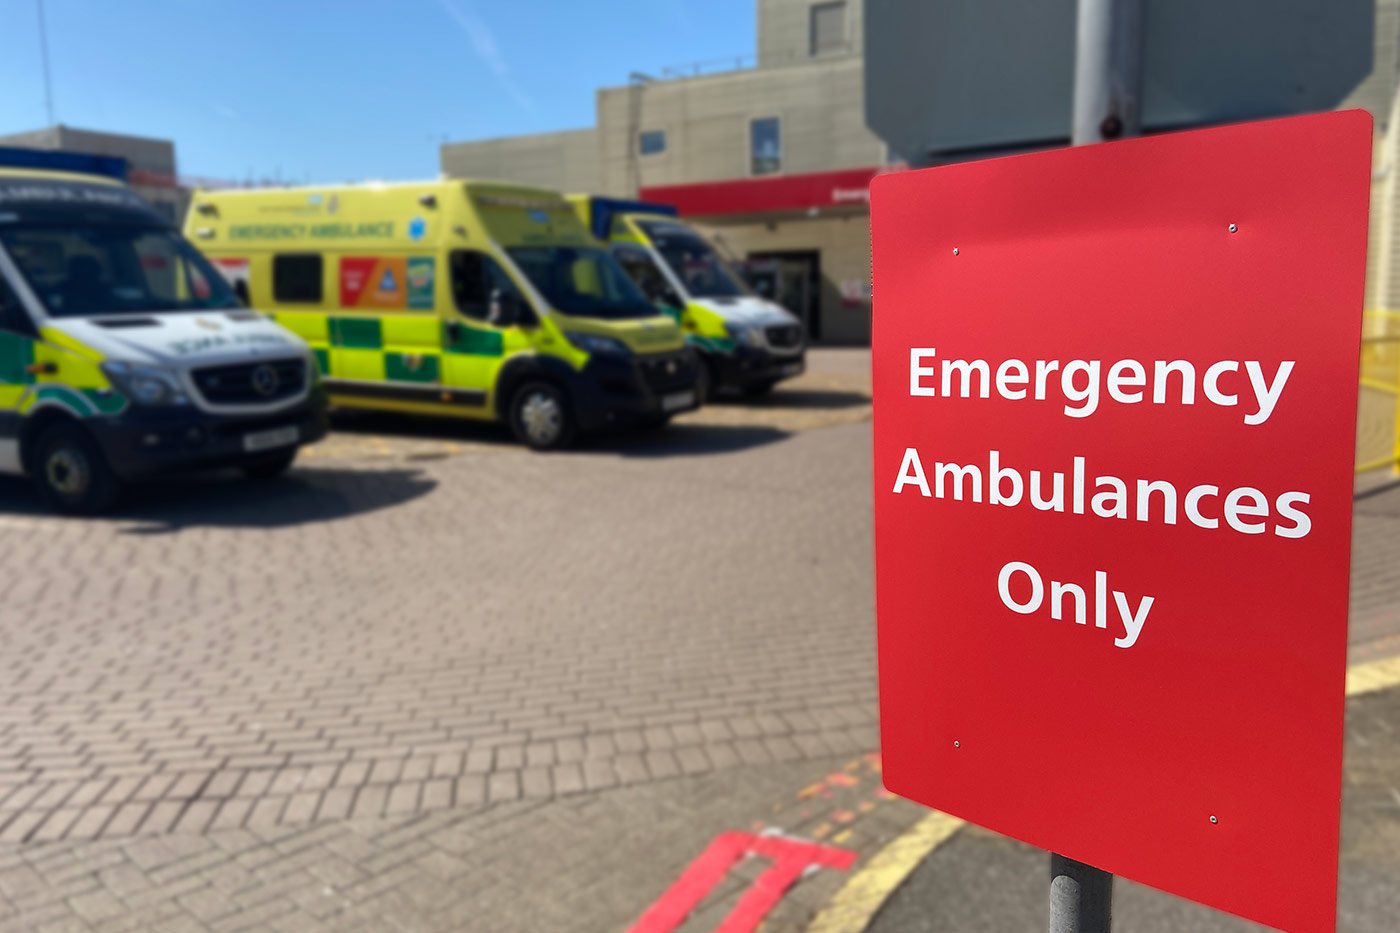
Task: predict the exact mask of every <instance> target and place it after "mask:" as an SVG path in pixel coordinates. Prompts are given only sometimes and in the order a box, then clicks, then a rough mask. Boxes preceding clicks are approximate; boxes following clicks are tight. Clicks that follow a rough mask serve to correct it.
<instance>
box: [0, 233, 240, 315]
mask: <svg viewBox="0 0 1400 933" xmlns="http://www.w3.org/2000/svg"><path fill="white" fill-rule="evenodd" d="M0 246H3V247H4V250H5V252H6V253H8V254H9V256H10V258H11V259H12V260H14V263H15V265H16V266H18V267H19V271H20V273H21V274H22V275H23V276H24V279H25V281H26V282H27V283H28V284H29V287H30V289H31V290H32V291H33V292H34V294H35V295H36V296H38V298H39V300H40V301H41V302H42V303H43V305H44V307H45V309H46V310H47V311H48V313H49V314H50V315H51V316H53V317H82V316H88V315H96V314H130V313H139V314H151V313H156V312H161V311H195V310H203V309H214V308H237V307H240V304H239V301H238V298H237V296H235V295H234V293H233V290H232V289H231V288H230V287H229V285H228V283H227V282H225V281H224V278H223V276H221V275H219V274H218V272H216V271H215V270H214V268H213V267H212V266H211V265H210V264H209V262H208V261H207V260H206V259H205V258H204V257H203V256H201V255H200V254H199V252H198V251H197V250H195V248H194V247H192V246H191V245H190V244H189V243H188V242H186V241H185V239H184V238H183V237H182V236H180V234H179V233H177V232H175V231H174V230H170V229H168V228H162V227H149V226H121V225H115V224H101V225H95V226H90V227H74V226H67V225H59V224H52V225H50V224H32V225H10V224H2V225H0Z"/></svg>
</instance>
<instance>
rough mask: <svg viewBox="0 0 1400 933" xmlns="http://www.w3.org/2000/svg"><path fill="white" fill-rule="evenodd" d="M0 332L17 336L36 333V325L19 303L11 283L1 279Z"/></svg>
mask: <svg viewBox="0 0 1400 933" xmlns="http://www.w3.org/2000/svg"><path fill="white" fill-rule="evenodd" d="M0 330H5V331H9V332H11V333H16V334H29V333H33V331H34V323H33V322H32V321H30V320H29V315H28V313H26V312H25V310H24V308H23V307H22V306H21V305H20V303H19V296H18V295H16V294H15V292H14V289H12V288H11V287H10V283H9V282H7V281H5V279H4V278H3V277H0Z"/></svg>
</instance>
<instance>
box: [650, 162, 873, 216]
mask: <svg viewBox="0 0 1400 933" xmlns="http://www.w3.org/2000/svg"><path fill="white" fill-rule="evenodd" d="M881 171H883V169H881V168H854V169H842V170H841V171H837V172H812V173H809V174H804V175H774V176H773V177H771V178H736V179H731V180H729V181H710V182H702V183H699V184H693V185H661V186H654V187H651V188H643V189H641V191H640V192H639V193H638V196H639V197H640V198H641V199H642V200H643V201H652V202H655V203H658V204H671V205H674V206H675V208H676V210H677V211H678V212H679V213H680V214H682V215H683V216H687V217H690V216H696V215H700V216H704V215H715V214H761V213H768V212H772V211H804V210H807V209H808V208H813V207H818V208H820V207H844V206H849V205H858V206H860V207H864V206H865V205H866V204H867V203H868V202H869V201H870V179H872V178H874V177H875V176H876V175H878V174H880V172H881Z"/></svg>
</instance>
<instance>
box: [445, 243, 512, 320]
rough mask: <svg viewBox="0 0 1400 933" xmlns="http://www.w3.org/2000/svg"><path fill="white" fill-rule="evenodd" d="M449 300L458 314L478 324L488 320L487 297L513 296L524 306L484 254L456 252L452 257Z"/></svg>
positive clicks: (508, 281)
mask: <svg viewBox="0 0 1400 933" xmlns="http://www.w3.org/2000/svg"><path fill="white" fill-rule="evenodd" d="M449 261H450V263H451V265H452V298H453V301H454V302H455V303H456V305H457V310H458V311H461V312H462V313H463V314H465V315H466V316H467V317H469V318H475V319H476V320H478V321H489V320H490V319H491V296H492V294H493V293H495V292H499V293H501V294H509V295H514V296H515V297H516V298H518V299H519V300H520V303H521V304H522V305H525V304H528V302H526V301H525V296H524V295H522V294H520V289H518V288H516V287H515V283H514V282H512V281H511V278H510V276H508V275H506V270H504V269H502V268H501V266H500V263H498V262H496V260H494V259H492V258H491V257H490V256H488V255H486V254H485V253H477V252H473V251H471V250H457V251H456V252H454V253H453V254H452V258H451V260H449Z"/></svg>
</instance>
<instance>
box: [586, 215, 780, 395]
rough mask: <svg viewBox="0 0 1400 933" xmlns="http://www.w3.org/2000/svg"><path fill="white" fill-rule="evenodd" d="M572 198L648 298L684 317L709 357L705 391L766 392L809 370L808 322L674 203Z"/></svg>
mask: <svg viewBox="0 0 1400 933" xmlns="http://www.w3.org/2000/svg"><path fill="white" fill-rule="evenodd" d="M569 201H570V202H571V203H572V204H573V205H574V207H575V209H576V210H577V211H578V212H579V216H580V217H581V218H582V219H583V221H584V223H586V224H588V226H589V228H590V229H591V230H592V231H593V235H594V236H596V237H598V239H600V240H604V241H606V242H608V243H610V244H612V250H613V255H615V256H616V257H617V259H618V262H620V263H621V264H622V267H623V268H624V269H626V270H627V274H628V275H630V276H631V277H632V280H633V281H634V282H636V283H637V285H638V287H639V288H641V289H642V291H643V292H644V293H645V294H646V296H647V298H648V299H650V300H651V301H652V302H653V303H655V304H656V305H657V306H658V307H661V308H663V309H665V310H667V312H668V313H670V314H671V315H672V316H673V317H675V318H676V319H677V320H678V321H679V322H680V325H681V328H682V330H684V331H685V335H686V340H687V342H688V343H689V344H690V345H691V346H693V347H694V348H695V349H696V350H697V351H699V353H700V359H701V361H702V362H703V364H704V366H703V369H702V370H701V396H702V397H704V396H706V395H708V394H709V393H710V392H712V391H715V390H717V389H737V390H739V391H740V392H743V393H744V394H746V395H762V394H763V393H765V392H767V391H768V390H770V389H772V388H773V386H775V385H776V384H777V383H778V382H780V381H781V380H783V379H787V378H789V377H792V376H796V375H798V374H799V373H801V372H802V370H803V365H804V360H803V356H804V352H805V350H806V339H805V336H804V334H803V332H802V322H801V321H799V320H798V319H797V317H796V316H795V315H794V314H792V312H790V311H788V310H787V309H786V308H783V307H781V306H780V305H777V304H774V303H773V302H771V301H769V300H767V299H766V298H760V297H758V296H757V295H755V294H753V293H752V292H750V291H749V289H748V288H747V287H746V286H745V285H744V284H743V283H742V282H741V281H740V280H739V278H738V276H736V275H735V274H734V273H733V272H732V271H731V270H730V268H729V267H728V264H727V263H725V261H724V259H723V257H721V256H720V254H719V253H718V252H717V251H716V250H715V248H714V246H712V245H711V244H710V243H709V241H707V240H706V239H705V238H704V237H703V236H701V235H700V234H699V233H698V232H696V230H695V229H694V228H692V227H690V226H688V225H686V224H684V223H682V222H681V221H679V220H677V219H676V217H675V209H674V208H672V207H670V206H668V205H664V204H649V203H646V202H644V201H616V200H613V199H611V198H600V197H592V196H589V195H580V194H575V195H570V196H569Z"/></svg>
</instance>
